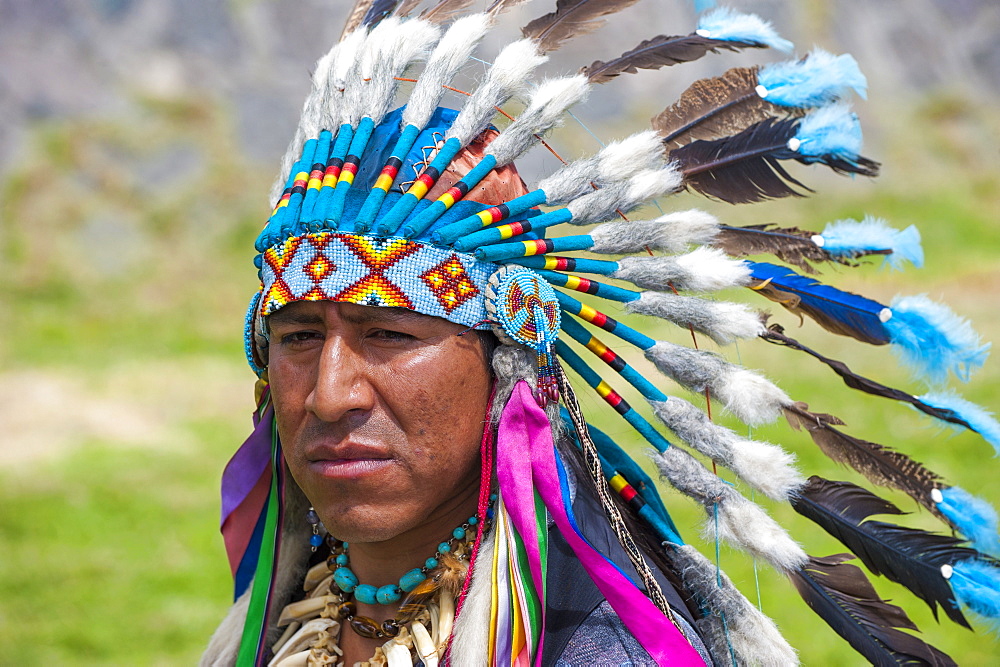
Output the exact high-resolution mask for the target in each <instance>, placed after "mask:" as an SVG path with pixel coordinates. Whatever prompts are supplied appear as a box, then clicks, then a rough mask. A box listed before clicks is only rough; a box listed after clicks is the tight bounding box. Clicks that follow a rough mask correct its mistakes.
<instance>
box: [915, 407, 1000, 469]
mask: <svg viewBox="0 0 1000 667" xmlns="http://www.w3.org/2000/svg"><path fill="white" fill-rule="evenodd" d="M917 398H918V399H919V400H921V401H923V402H924V403H926V404H927V405H930V406H932V407H935V408H942V409H944V410H951V411H952V412H954V413H955V414H956V415H957V416H958V417H959V418H961V419H962V420H964V421H965V423H967V424H968V425H969V426H970V427H972V430H973V431H975V432H976V433H978V434H979V435H981V436H983V439H984V440H986V442H988V443H990V444H991V445H993V449H995V450H996V452H997V454H998V455H1000V422H998V421H997V420H996V419H994V418H993V413H992V412H990V411H989V410H987V409H986V408H984V407H982V406H980V405H976V404H975V403H973V402H971V401H967V400H965V399H964V398H962V397H961V396H959V395H958V394H956V393H954V392H948V393H941V392H938V393H929V394H924V395H923V396H918V397H917ZM946 423H947V422H946ZM949 426H952V427H954V428H961V427H960V426H959V425H957V424H949Z"/></svg>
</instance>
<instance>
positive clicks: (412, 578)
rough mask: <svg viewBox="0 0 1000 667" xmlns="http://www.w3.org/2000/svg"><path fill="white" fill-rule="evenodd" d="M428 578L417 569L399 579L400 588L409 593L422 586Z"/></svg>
mask: <svg viewBox="0 0 1000 667" xmlns="http://www.w3.org/2000/svg"><path fill="white" fill-rule="evenodd" d="M432 560H433V559H432ZM426 578H427V575H425V574H424V573H423V572H422V571H421V570H420V568H419V567H415V568H413V569H412V570H410V571H409V572H407V573H406V574H404V575H403V576H402V577H400V578H399V587H400V588H402V589H403V590H404V591H405V592H407V593H409V592H410V591H412V590H413V589H414V588H416V587H417V586H419V585H420V584H422V583H423V582H424V579H426Z"/></svg>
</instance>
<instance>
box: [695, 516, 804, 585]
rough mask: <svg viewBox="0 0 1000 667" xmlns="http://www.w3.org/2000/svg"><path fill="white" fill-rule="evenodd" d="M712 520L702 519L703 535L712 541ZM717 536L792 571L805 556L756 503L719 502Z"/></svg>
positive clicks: (775, 565)
mask: <svg viewBox="0 0 1000 667" xmlns="http://www.w3.org/2000/svg"><path fill="white" fill-rule="evenodd" d="M715 527H716V522H715V521H714V520H713V519H712V518H710V519H709V520H708V521H706V522H705V529H704V531H703V533H704V535H705V538H706V539H708V540H714V539H715V535H716V530H715ZM718 535H719V537H720V538H722V539H723V540H725V541H726V542H729V543H730V544H733V545H735V546H738V547H740V548H742V549H744V550H745V551H748V552H750V553H751V554H753V555H754V556H756V557H758V558H761V559H763V560H766V561H767V562H769V563H770V564H771V565H773V566H774V567H775V568H776V569H778V570H779V571H783V572H793V571H795V570H797V569H798V568H800V567H801V566H802V565H804V564H805V563H806V560H807V559H808V556H807V555H806V552H805V551H803V550H802V547H800V546H799V545H798V544H796V543H795V541H794V540H793V539H792V538H791V537H789V536H788V533H787V532H785V529H784V528H782V527H781V526H780V525H778V522H777V521H775V520H774V519H772V518H771V517H770V516H768V514H767V513H766V512H764V510H763V509H761V508H760V507H759V506H758V505H755V504H754V503H751V502H750V501H749V500H746V499H744V501H743V502H733V503H725V502H723V503H719V521H718Z"/></svg>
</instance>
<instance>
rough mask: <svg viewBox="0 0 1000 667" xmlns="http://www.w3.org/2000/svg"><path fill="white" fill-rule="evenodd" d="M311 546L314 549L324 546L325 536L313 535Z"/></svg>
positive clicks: (310, 539) (310, 540)
mask: <svg viewBox="0 0 1000 667" xmlns="http://www.w3.org/2000/svg"><path fill="white" fill-rule="evenodd" d="M309 544H310V545H312V546H314V547H318V546H320V545H321V544H323V536H322V535H319V534H316V535H312V536H311V537H310V538H309Z"/></svg>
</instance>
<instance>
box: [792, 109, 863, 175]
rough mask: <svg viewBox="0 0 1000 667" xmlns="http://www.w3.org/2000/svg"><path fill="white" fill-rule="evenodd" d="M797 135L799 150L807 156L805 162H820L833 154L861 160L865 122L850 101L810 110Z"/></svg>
mask: <svg viewBox="0 0 1000 667" xmlns="http://www.w3.org/2000/svg"><path fill="white" fill-rule="evenodd" d="M795 139H797V140H798V142H799V145H798V148H797V149H795V150H797V151H798V153H799V154H800V155H803V156H805V157H804V161H805V162H816V161H819V160H820V158H823V157H825V156H829V155H832V156H834V157H836V158H839V159H841V160H844V161H845V162H848V163H850V164H857V163H858V157H859V153H860V152H861V123H859V122H858V116H857V114H855V113H854V112H852V111H851V108H850V107H849V106H847V105H846V104H831V105H829V106H825V107H822V108H820V109H817V110H816V111H813V112H812V113H810V114H807V115H806V116H805V117H804V118H803V119H802V121H801V122H800V123H799V129H798V131H797V132H796V133H795ZM809 158H815V159H814V160H810V159H809Z"/></svg>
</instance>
